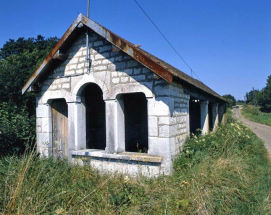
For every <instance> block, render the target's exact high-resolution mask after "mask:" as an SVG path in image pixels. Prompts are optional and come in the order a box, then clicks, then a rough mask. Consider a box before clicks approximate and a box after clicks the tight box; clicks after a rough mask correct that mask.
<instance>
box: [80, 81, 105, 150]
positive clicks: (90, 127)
mask: <svg viewBox="0 0 271 215" xmlns="http://www.w3.org/2000/svg"><path fill="white" fill-rule="evenodd" d="M83 95H84V100H85V106H86V148H88V149H102V150H104V149H105V146H106V136H105V135H106V134H105V102H104V101H103V92H102V90H101V89H100V87H99V86H98V85H96V84H89V85H88V86H86V88H85V89H84V91H83Z"/></svg>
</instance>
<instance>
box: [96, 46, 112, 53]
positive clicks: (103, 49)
mask: <svg viewBox="0 0 271 215" xmlns="http://www.w3.org/2000/svg"><path fill="white" fill-rule="evenodd" d="M111 49H112V45H106V46H101V47H99V52H105V51H111Z"/></svg>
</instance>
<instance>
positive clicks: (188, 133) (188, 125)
mask: <svg viewBox="0 0 271 215" xmlns="http://www.w3.org/2000/svg"><path fill="white" fill-rule="evenodd" d="M188 96H189V95H188ZM189 97H190V96H189ZM189 99H190V98H189ZM189 99H188V100H187V101H186V106H187V110H188V111H187V115H186V133H187V137H190V108H189Z"/></svg>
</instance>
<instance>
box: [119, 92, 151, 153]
mask: <svg viewBox="0 0 271 215" xmlns="http://www.w3.org/2000/svg"><path fill="white" fill-rule="evenodd" d="M122 99H123V102H124V115H125V151H128V152H142V153H146V152H147V151H148V119H147V100H146V97H145V95H144V94H143V93H132V94H123V95H122Z"/></svg>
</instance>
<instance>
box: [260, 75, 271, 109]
mask: <svg viewBox="0 0 271 215" xmlns="http://www.w3.org/2000/svg"><path fill="white" fill-rule="evenodd" d="M259 104H260V106H261V110H262V111H264V112H271V75H269V76H268V78H267V83H266V86H265V87H264V88H263V89H262V91H261V97H260V99H259Z"/></svg>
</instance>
